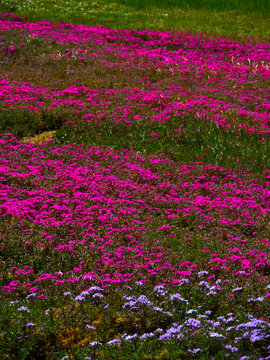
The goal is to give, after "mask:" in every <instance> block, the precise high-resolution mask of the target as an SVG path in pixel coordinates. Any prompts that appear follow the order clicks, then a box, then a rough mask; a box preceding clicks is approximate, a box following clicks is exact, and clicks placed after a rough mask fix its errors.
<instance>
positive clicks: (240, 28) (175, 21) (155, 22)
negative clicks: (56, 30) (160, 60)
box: [0, 0, 270, 39]
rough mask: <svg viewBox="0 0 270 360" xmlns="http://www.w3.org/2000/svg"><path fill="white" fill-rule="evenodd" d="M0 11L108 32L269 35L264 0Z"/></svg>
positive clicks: (4, 4)
mask: <svg viewBox="0 0 270 360" xmlns="http://www.w3.org/2000/svg"><path fill="white" fill-rule="evenodd" d="M0 8H2V9H3V11H5V12H7V11H10V12H12V13H17V14H19V15H21V16H26V17H27V19H29V20H33V21H38V20H51V21H62V22H71V23H75V24H86V25H98V24H102V25H105V26H107V27H109V28H112V29H155V30H157V29H161V30H174V29H178V30H186V31H191V32H202V33H206V34H209V35H210V34H212V35H216V36H220V37H228V38H236V37H239V36H244V37H254V38H261V39H268V38H269V36H270V25H269V24H270V22H269V16H270V7H269V2H268V1H264V0H261V1H259V0H257V1H254V0H249V1H244V0H238V1H237V0H234V1H233V0H232V1H225V0H224V1H214V0H211V1H199V0H193V1H181V0H178V1H177V0H174V1H173V0H171V1H157V0H155V1H146V0H137V1H125V0H122V1H121V0H118V1H104V0H97V1H92V0H91V1H90V0H88V1H87V0H85V1H80V2H78V1H76V0H59V1H57V2H54V1H47V0H39V1H26V0H21V1H16V0H1V1H0Z"/></svg>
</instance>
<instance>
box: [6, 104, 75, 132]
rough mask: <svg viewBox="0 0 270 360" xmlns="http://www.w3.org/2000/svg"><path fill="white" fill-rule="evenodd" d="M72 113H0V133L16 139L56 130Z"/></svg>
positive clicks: (22, 111) (16, 111)
mask: <svg viewBox="0 0 270 360" xmlns="http://www.w3.org/2000/svg"><path fill="white" fill-rule="evenodd" d="M71 116H74V113H73V112H71V111H69V112H67V111H64V110H63V111H61V110H60V111H59V110H58V111H57V112H54V111H48V110H47V111H43V110H41V111H40V112H39V113H34V112H31V111H29V110H26V109H21V110H20V109H6V110H1V111H0V133H2V134H3V133H10V132H12V134H13V135H14V136H16V137H18V138H24V137H30V136H33V135H35V134H38V133H41V132H43V131H48V130H56V129H58V128H59V127H60V126H61V125H62V124H63V123H64V122H65V121H67V120H68V119H69V118H70V117H71Z"/></svg>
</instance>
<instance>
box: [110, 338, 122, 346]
mask: <svg viewBox="0 0 270 360" xmlns="http://www.w3.org/2000/svg"><path fill="white" fill-rule="evenodd" d="M107 345H111V346H112V345H118V346H120V345H121V339H113V340H111V341H108V342H107Z"/></svg>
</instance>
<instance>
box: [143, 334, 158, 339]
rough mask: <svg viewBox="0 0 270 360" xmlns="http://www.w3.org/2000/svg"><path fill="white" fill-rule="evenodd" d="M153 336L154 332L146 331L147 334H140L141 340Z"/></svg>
mask: <svg viewBox="0 0 270 360" xmlns="http://www.w3.org/2000/svg"><path fill="white" fill-rule="evenodd" d="M153 336H155V335H154V333H145V334H142V335H141V336H140V339H141V340H144V339H147V338H151V337H153Z"/></svg>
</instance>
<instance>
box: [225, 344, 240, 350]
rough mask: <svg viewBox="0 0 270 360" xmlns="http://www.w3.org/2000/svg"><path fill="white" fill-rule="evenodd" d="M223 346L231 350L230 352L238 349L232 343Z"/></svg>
mask: <svg viewBox="0 0 270 360" xmlns="http://www.w3.org/2000/svg"><path fill="white" fill-rule="evenodd" d="M225 348H226V349H228V350H231V352H236V351H238V348H237V347H234V346H232V345H225Z"/></svg>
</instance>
